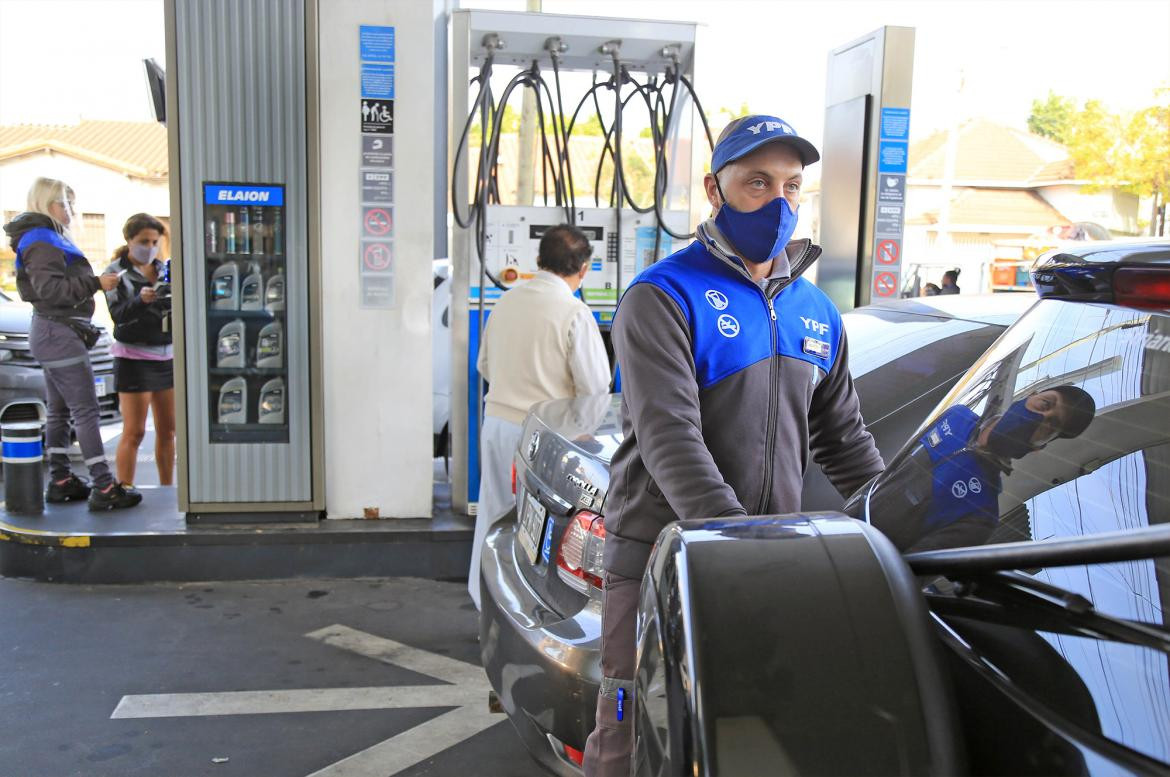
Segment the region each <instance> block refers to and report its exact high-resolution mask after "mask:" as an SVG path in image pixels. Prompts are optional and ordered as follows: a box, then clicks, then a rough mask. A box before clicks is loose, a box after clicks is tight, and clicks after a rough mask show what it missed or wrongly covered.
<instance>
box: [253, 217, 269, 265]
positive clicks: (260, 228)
mask: <svg viewBox="0 0 1170 777" xmlns="http://www.w3.org/2000/svg"><path fill="white" fill-rule="evenodd" d="M265 231H266V228H265V225H264V208H262V207H260V206H255V207H253V208H252V253H253V254H263V253H264V234H265Z"/></svg>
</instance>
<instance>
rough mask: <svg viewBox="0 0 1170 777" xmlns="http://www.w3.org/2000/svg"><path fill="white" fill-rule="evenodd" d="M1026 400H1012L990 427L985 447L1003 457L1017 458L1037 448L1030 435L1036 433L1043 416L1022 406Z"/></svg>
mask: <svg viewBox="0 0 1170 777" xmlns="http://www.w3.org/2000/svg"><path fill="white" fill-rule="evenodd" d="M1026 401H1027V399H1021V400H1018V401H1016V402H1013V403H1012V406H1011V407H1009V408H1008V409H1007V412H1006V413H1004V414H1003V417H1001V418H1000V419H999V420H998V421H997V422H996V423H995V426H994V427H993V428H992V430H991V434H990V436H988V438H987V447H988V449H989V450H990V451H991V452H992V453H994V454H995V455H997V456H1002V457H1003V458H1005V459H1019V458H1023V457H1024V456H1026V455H1027V454H1029V453H1031V452H1032V451H1034V450H1038V449H1039V448H1037V447H1036V446H1033V445H1032V435H1033V434H1035V433H1036V427H1037V426H1039V425H1040V422H1041V421H1043V420H1044V416H1042V415H1040V414H1039V413H1033V412H1032V411H1031V410H1029V409H1028V408H1026V407H1024V403H1025V402H1026ZM1040 447H1044V446H1040Z"/></svg>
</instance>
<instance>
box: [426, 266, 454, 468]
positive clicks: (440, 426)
mask: <svg viewBox="0 0 1170 777" xmlns="http://www.w3.org/2000/svg"><path fill="white" fill-rule="evenodd" d="M431 269H432V274H433V277H434V284H435V285H434V293H433V294H432V296H431V341H432V342H431V345H432V348H431V392H432V395H431V398H432V406H431V412H432V420H433V423H434V433H435V437H434V442H435V447H434V455H435V457H436V458H438V457H440V456H446V455H448V453H449V452H450V448H451V443H450V440H451V437H450V432H451V430H450V419H451V260H450V259H435V260H434V261H433V262H432V263H431Z"/></svg>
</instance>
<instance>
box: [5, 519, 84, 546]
mask: <svg viewBox="0 0 1170 777" xmlns="http://www.w3.org/2000/svg"><path fill="white" fill-rule="evenodd" d="M91 539H92V538H91V537H90V536H89V535H87V534H60V533H58V532H51V531H42V530H40V529H25V528H23V527H20V526H12V525H11V524H7V523H3V522H0V541H3V542H17V543H20V544H22V545H57V546H59V547H62V548H88V547H89V546H90V540H91Z"/></svg>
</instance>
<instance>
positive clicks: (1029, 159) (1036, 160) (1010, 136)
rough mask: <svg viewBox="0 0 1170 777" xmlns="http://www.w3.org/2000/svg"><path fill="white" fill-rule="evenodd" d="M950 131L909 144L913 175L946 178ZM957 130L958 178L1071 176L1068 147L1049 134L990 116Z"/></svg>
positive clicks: (1020, 181)
mask: <svg viewBox="0 0 1170 777" xmlns="http://www.w3.org/2000/svg"><path fill="white" fill-rule="evenodd" d="M949 132H950V131H949V130H943V131H940V132H935V133H933V134H932V135H930V136H929V137H927V138H925V139H924V140H921V141H918V142H916V143H914V144H912V145H911V146H910V157H909V162H910V169H909V171H908V177H909V178H919V179H940V178H942V177H943V170H944V167H945V165H946V155H947V140H948V137H949ZM956 132H957V134H956V140H955V173H954V177H953V180H955V181H980V182H990V181H996V182H1002V183H1003V184H1008V185H1016V186H1027V185H1035V184H1039V183H1046V182H1052V181H1057V180H1070V179H1071V178H1072V163H1071V161H1070V160H1069V155H1068V149H1066V148H1065V147H1064V146H1062V145H1061V144H1059V143H1057V142H1055V141H1052V140H1049V139H1048V138H1043V137H1041V136H1039V135H1033V134H1032V133H1030V132H1024V131H1023V130H1017V129H1013V128H1011V127H1005V126H1003V125H1000V124H996V123H995V122H992V121H988V120H986V119H972V120H970V121H967V122H965V123H963V124H962V125H960V126H959V128H958V130H957V131H956Z"/></svg>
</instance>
